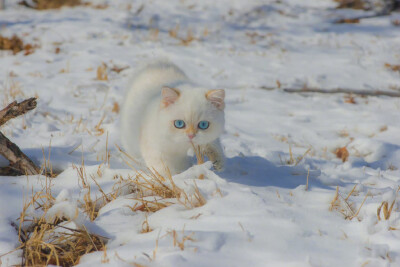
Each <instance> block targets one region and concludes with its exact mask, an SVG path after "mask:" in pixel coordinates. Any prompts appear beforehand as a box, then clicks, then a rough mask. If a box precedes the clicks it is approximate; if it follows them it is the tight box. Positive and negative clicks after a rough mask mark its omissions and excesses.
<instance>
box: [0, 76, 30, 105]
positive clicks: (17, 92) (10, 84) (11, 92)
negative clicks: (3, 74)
mask: <svg viewBox="0 0 400 267" xmlns="http://www.w3.org/2000/svg"><path fill="white" fill-rule="evenodd" d="M1 91H2V92H1V93H2V96H3V103H2V105H3V106H7V105H8V104H9V103H11V102H12V101H14V100H16V99H17V98H18V97H23V96H25V94H24V92H23V91H22V87H21V85H20V83H19V82H17V81H15V80H14V78H13V76H12V75H11V73H10V75H9V76H8V77H7V78H6V79H5V82H4V85H3V86H2V88H1Z"/></svg>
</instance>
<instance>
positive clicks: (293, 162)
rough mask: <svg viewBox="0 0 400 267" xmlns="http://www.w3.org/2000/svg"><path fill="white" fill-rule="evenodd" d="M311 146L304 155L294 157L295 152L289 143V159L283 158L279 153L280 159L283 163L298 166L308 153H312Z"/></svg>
mask: <svg viewBox="0 0 400 267" xmlns="http://www.w3.org/2000/svg"><path fill="white" fill-rule="evenodd" d="M310 151H311V147H310V148H308V149H307V150H306V152H304V154H303V155H300V156H298V157H296V158H294V156H293V153H292V146H291V145H290V144H289V159H286V158H284V159H282V157H281V156H280V155H279V160H280V161H281V164H282V165H293V166H297V165H298V164H299V163H300V162H301V161H302V160H303V159H304V158H305V156H307V154H308V153H310Z"/></svg>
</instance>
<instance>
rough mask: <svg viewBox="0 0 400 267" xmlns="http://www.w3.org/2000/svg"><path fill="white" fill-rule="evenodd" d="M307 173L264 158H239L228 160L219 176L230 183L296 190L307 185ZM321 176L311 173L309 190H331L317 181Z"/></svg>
mask: <svg viewBox="0 0 400 267" xmlns="http://www.w3.org/2000/svg"><path fill="white" fill-rule="evenodd" d="M307 173H308V170H306V169H305V168H304V167H300V166H287V165H284V166H278V165H275V164H274V163H272V162H270V161H268V160H266V159H265V158H262V157H257V156H250V157H240V156H237V157H233V158H227V160H226V166H225V170H224V171H223V172H221V173H219V174H218V175H219V176H220V177H222V178H224V179H225V180H226V181H228V182H234V183H238V184H243V185H248V186H260V187H266V186H273V187H280V188H296V187H298V186H300V185H305V184H306V182H307ZM319 174H320V172H318V171H316V172H310V176H309V184H308V186H309V188H312V187H319V188H325V189H331V188H330V187H328V186H326V185H324V184H322V183H321V182H320V181H319V180H318V179H316V177H317V176H319Z"/></svg>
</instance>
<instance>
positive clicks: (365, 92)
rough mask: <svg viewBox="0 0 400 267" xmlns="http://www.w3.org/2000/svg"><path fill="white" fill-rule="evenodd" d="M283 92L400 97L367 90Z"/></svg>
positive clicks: (342, 89)
mask: <svg viewBox="0 0 400 267" xmlns="http://www.w3.org/2000/svg"><path fill="white" fill-rule="evenodd" d="M283 91H285V92H287V93H321V94H353V95H360V96H390V97H400V92H390V91H380V90H375V91H368V90H355V89H345V88H337V89H331V90H329V89H318V88H302V89H295V88H285V89H283Z"/></svg>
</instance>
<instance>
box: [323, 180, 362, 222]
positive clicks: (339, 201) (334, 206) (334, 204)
mask: <svg viewBox="0 0 400 267" xmlns="http://www.w3.org/2000/svg"><path fill="white" fill-rule="evenodd" d="M356 187H357V185H355V186H354V187H353V189H352V190H351V191H350V193H349V194H348V195H347V196H346V198H344V197H342V196H341V194H340V193H339V186H337V187H336V192H335V196H334V197H333V200H332V201H331V204H330V207H329V210H330V211H333V210H336V211H338V212H339V213H341V214H342V215H343V216H344V218H345V219H346V220H352V219H354V218H357V219H358V220H359V221H361V219H360V218H358V214H359V213H360V211H361V208H362V206H363V205H364V203H365V201H366V200H367V197H368V196H369V192H368V193H367V194H366V195H365V197H364V200H363V202H362V203H361V205H360V207H359V208H358V209H357V210H356V209H355V207H354V205H355V204H354V203H353V202H350V197H351V196H352V195H353V194H354V193H355V190H356Z"/></svg>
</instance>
